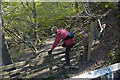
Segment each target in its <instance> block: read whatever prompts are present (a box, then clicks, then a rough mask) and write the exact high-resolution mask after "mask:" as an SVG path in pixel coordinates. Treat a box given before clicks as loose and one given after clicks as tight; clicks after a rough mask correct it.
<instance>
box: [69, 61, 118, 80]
mask: <svg viewBox="0 0 120 80" xmlns="http://www.w3.org/2000/svg"><path fill="white" fill-rule="evenodd" d="M118 70H120V63H116V64H113V65H110V66H107V67H103V68H100V69H97V70H94V71H90V72H87V73H84V74H80V75H77V76H74V77H71V79H73V78H74V79H76V78H87V79H88V78H89V79H94V78H98V77H100V76H103V75H106V74H109V73H111V72H114V71H118Z"/></svg>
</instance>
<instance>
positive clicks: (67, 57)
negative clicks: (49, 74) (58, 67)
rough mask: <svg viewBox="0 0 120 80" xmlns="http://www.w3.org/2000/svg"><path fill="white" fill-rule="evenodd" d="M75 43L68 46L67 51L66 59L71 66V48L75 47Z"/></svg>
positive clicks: (67, 64)
mask: <svg viewBox="0 0 120 80" xmlns="http://www.w3.org/2000/svg"><path fill="white" fill-rule="evenodd" d="M73 45H74V43H73V44H71V45H67V46H66V52H65V60H66V66H70V54H69V52H70V50H71V48H72V47H73Z"/></svg>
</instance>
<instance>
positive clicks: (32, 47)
mask: <svg viewBox="0 0 120 80" xmlns="http://www.w3.org/2000/svg"><path fill="white" fill-rule="evenodd" d="M5 30H7V31H8V32H9V33H12V34H13V35H15V36H16V37H17V38H18V40H20V41H21V42H23V43H26V44H27V45H28V46H29V47H30V48H31V50H32V51H33V53H34V55H36V49H35V48H34V46H33V44H32V43H31V42H28V41H24V40H23V39H22V38H21V37H20V36H19V35H17V34H16V33H15V32H13V31H11V30H9V29H7V28H5ZM20 41H16V42H17V43H18V42H19V43H21V42H20Z"/></svg>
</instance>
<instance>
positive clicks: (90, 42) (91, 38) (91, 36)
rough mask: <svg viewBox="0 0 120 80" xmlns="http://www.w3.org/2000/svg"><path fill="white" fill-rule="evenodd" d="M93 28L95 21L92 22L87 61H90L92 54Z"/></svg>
mask: <svg viewBox="0 0 120 80" xmlns="http://www.w3.org/2000/svg"><path fill="white" fill-rule="evenodd" d="M93 28H94V22H91V24H90V34H89V44H88V56H87V62H89V61H90V56H91V45H92V40H93Z"/></svg>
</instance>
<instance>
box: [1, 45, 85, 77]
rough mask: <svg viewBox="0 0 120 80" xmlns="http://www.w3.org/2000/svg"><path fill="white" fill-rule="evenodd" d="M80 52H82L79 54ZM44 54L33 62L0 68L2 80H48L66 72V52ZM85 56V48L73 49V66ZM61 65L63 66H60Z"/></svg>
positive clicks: (71, 54)
mask: <svg viewBox="0 0 120 80" xmlns="http://www.w3.org/2000/svg"><path fill="white" fill-rule="evenodd" d="M80 50H81V52H77V51H80ZM75 52H76V53H75ZM44 54H45V53H41V54H40V55H39V56H38V57H36V58H34V59H31V60H27V61H21V62H16V63H14V64H11V65H7V66H2V67H0V70H2V72H1V73H0V75H2V78H10V76H12V75H14V76H13V78H34V77H35V78H47V77H50V76H52V75H56V74H58V73H61V72H62V71H64V68H63V64H64V63H65V54H64V52H60V53H56V54H52V55H46V56H45V55H44ZM83 54H84V46H81V47H77V49H76V48H73V49H72V53H70V59H71V60H70V61H71V64H72V65H75V64H77V63H78V62H79V60H80V58H81V55H83ZM60 64H61V66H59V65H60ZM11 68H15V69H14V70H11V71H8V69H11ZM15 74H17V75H15Z"/></svg>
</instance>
